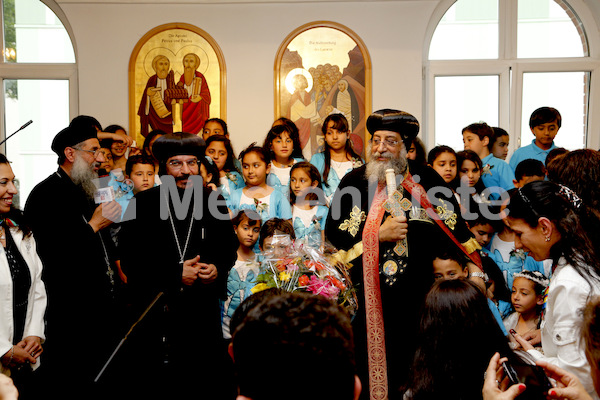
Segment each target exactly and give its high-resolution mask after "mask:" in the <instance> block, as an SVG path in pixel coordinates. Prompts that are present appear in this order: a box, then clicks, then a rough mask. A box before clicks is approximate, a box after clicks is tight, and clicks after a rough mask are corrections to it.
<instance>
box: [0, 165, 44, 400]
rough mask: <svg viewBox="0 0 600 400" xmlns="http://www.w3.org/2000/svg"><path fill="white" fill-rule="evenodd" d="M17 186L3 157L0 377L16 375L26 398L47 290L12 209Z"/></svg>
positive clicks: (41, 331)
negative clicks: (1, 375)
mask: <svg viewBox="0 0 600 400" xmlns="http://www.w3.org/2000/svg"><path fill="white" fill-rule="evenodd" d="M14 181H15V175H14V173H13V171H12V168H11V167H10V164H9V162H8V160H7V159H6V156H4V154H0V244H1V245H2V247H0V293H2V296H0V357H1V359H0V362H1V365H0V372H1V373H3V374H6V375H12V376H13V379H14V381H15V384H16V386H17V388H18V389H19V391H20V392H22V394H23V395H25V393H28V389H31V379H32V375H31V374H30V373H31V369H32V367H33V369H35V368H36V367H37V366H38V365H39V363H38V358H39V357H40V354H42V351H43V349H42V342H43V341H44V339H45V336H44V313H45V311H46V289H45V286H44V283H43V282H42V262H41V261H40V258H39V257H38V255H37V252H36V245H35V240H34V239H33V236H32V234H31V230H30V229H29V228H28V227H27V225H26V224H25V223H24V221H23V213H22V212H21V210H18V209H16V208H15V207H14V206H13V204H12V201H13V197H14V196H15V195H16V194H17V188H16V187H15V182H14ZM23 398H25V396H23Z"/></svg>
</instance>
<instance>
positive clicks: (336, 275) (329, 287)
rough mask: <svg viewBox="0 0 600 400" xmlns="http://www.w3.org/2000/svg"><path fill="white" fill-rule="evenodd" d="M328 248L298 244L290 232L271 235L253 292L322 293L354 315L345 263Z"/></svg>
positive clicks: (353, 303)
mask: <svg viewBox="0 0 600 400" xmlns="http://www.w3.org/2000/svg"><path fill="white" fill-rule="evenodd" d="M330 254H331V249H329V248H327V247H326V246H322V247H314V246H307V245H304V244H300V245H298V246H295V245H294V243H293V241H292V240H291V239H290V237H289V235H274V236H273V241H272V243H271V248H270V249H269V250H267V251H266V252H265V254H264V258H263V261H262V264H261V269H260V274H259V275H258V277H257V279H256V283H257V284H256V286H255V287H254V288H253V289H252V292H253V293H256V292H260V291H261V290H265V289H268V288H279V289H283V290H285V291H288V292H294V291H302V292H309V293H313V294H319V295H322V296H325V297H327V298H329V299H331V300H333V301H335V302H337V304H339V305H340V306H342V307H343V308H345V309H346V311H347V312H348V313H349V314H350V316H353V315H354V314H355V312H356V308H357V300H356V290H355V289H354V287H353V286H352V282H351V281H350V277H349V275H348V272H347V270H346V269H347V268H346V266H345V265H343V264H340V263H338V262H336V261H334V260H333V259H332V258H331V257H330Z"/></svg>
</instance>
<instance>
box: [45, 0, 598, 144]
mask: <svg viewBox="0 0 600 400" xmlns="http://www.w3.org/2000/svg"><path fill="white" fill-rule="evenodd" d="M55 1H56V2H57V3H58V5H59V7H60V8H61V9H62V11H63V12H64V13H65V15H66V17H67V19H68V21H69V23H70V25H71V27H72V30H73V34H74V39H75V46H76V52H77V60H78V63H79V64H78V67H79V113H80V114H91V115H94V116H96V117H97V118H98V119H99V120H100V122H101V123H102V124H103V125H108V124H113V123H117V124H121V125H123V126H126V127H129V98H128V96H129V92H128V84H129V82H128V64H129V58H130V56H131V52H132V50H133V48H134V46H135V45H136V43H137V42H138V40H139V39H140V38H141V37H142V36H143V35H144V34H146V33H147V32H148V31H149V30H151V29H153V28H155V27H156V26H159V25H163V24H166V23H173V22H183V23H189V24H192V25H195V26H197V27H199V28H201V29H203V30H204V31H206V32H207V33H208V34H209V35H211V36H212V37H213V39H214V40H215V41H216V42H217V43H218V44H219V46H220V47H221V50H222V52H223V54H224V58H225V64H226V69H227V102H226V103H227V118H226V120H227V123H228V125H229V128H230V131H231V136H232V140H233V142H234V145H235V146H234V147H235V149H236V150H237V151H239V150H241V149H242V148H243V147H245V146H246V145H248V144H249V143H251V142H253V141H258V142H259V143H262V140H263V138H264V135H265V134H266V132H267V130H268V128H269V127H270V124H271V122H272V121H273V119H274V103H273V99H274V88H273V85H274V78H273V68H274V61H275V56H276V53H277V50H278V49H279V46H280V45H281V42H282V41H283V40H284V39H285V38H286V36H287V35H288V34H289V33H290V32H292V31H293V30H295V29H296V28H298V27H299V26H301V25H304V24H306V23H308V22H313V21H320V20H328V21H333V22H337V23H340V24H343V25H345V26H347V27H348V28H350V29H351V30H353V31H354V32H355V33H356V34H357V35H358V36H360V37H361V39H362V40H363V41H364V43H365V44H366V46H367V49H368V51H369V53H370V55H371V64H372V78H373V80H372V83H373V84H372V106H373V110H377V109H380V108H388V107H389V108H398V109H402V110H405V111H408V112H411V113H413V114H414V115H415V116H416V117H417V118H418V119H419V121H421V122H422V126H424V130H426V129H427V126H426V120H425V119H426V117H427V116H426V115H425V112H426V110H424V108H423V104H425V103H426V102H425V101H424V98H423V96H424V90H423V86H424V80H423V72H422V71H423V59H424V56H423V51H424V50H423V49H426V48H427V45H426V41H427V40H429V38H430V36H431V32H433V28H434V26H435V24H436V23H437V21H438V20H439V18H441V16H442V15H443V12H444V11H445V10H446V8H447V7H448V6H449V5H450V4H451V3H452V0H389V1H368V0H363V1H359V0H349V1H343V0H330V1H329V2H317V1H312V0H304V1H298V2H297V1H293V0H262V1H254V0H229V1H228V2H227V3H225V2H222V3H220V2H218V1H215V0H176V1H169V0H111V2H103V1H98V0H55ZM569 3H570V4H571V5H572V6H573V7H574V8H575V9H576V12H577V13H578V15H579V17H580V18H582V20H583V22H584V24H585V26H586V30H587V34H588V38H589V39H590V47H591V51H592V53H591V54H592V57H593V58H594V59H597V58H598V54H599V53H600V51H599V49H600V40H599V39H600V32H599V29H598V26H599V24H598V23H597V21H600V6H597V7H595V8H594V7H590V6H589V4H590V3H594V4H595V3H600V1H599V0H593V1H590V0H587V1H586V0H570V1H569ZM442 9H443V10H442ZM595 82H598V83H600V80H595ZM598 86H600V85H598V84H595V87H598ZM599 108H600V104H598V102H593V103H592V104H591V109H590V121H589V123H590V125H589V127H590V132H589V134H590V136H591V138H592V139H591V140H590V141H589V144H590V145H591V146H592V147H594V148H597V147H598V146H600V135H599V134H598V132H596V131H595V130H596V129H595V127H597V126H600V123H599V122H596V120H599V121H600V109H599Z"/></svg>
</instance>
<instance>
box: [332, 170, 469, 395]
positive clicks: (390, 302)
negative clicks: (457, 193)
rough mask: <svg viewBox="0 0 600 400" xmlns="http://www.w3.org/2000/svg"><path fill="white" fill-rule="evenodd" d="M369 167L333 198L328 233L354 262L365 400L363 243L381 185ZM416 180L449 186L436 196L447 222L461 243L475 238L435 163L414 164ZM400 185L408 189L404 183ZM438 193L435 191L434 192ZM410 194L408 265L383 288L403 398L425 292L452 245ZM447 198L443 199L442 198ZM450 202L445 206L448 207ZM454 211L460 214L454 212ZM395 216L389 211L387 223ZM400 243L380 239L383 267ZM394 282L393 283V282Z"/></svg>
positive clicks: (395, 383)
mask: <svg viewBox="0 0 600 400" xmlns="http://www.w3.org/2000/svg"><path fill="white" fill-rule="evenodd" d="M365 170H366V166H362V167H360V168H357V169H354V170H353V171H351V172H350V173H348V174H347V175H346V176H345V177H344V178H343V179H342V181H341V183H340V185H339V187H338V190H337V191H336V193H335V196H334V198H333V201H332V204H331V209H330V211H329V215H328V219H327V223H326V230H325V235H326V238H327V240H329V241H330V242H331V243H332V244H333V245H334V246H335V247H336V248H337V249H338V250H341V251H340V255H341V257H342V258H343V259H344V260H345V261H346V262H349V263H351V265H352V266H351V269H350V277H351V279H352V283H353V284H354V285H355V286H356V288H357V294H358V303H359V310H358V313H357V315H356V317H355V318H354V320H353V322H352V325H353V330H354V340H355V348H356V361H357V368H358V372H359V377H360V378H361V382H362V384H363V390H362V392H361V398H362V399H368V398H369V378H368V358H367V335H366V319H365V298H364V280H363V262H362V261H363V260H362V253H363V246H362V234H363V228H364V226H365V220H366V216H367V215H368V213H369V207H370V204H371V201H372V199H373V195H374V193H375V189H376V187H377V183H376V182H375V183H374V186H372V187H371V193H369V183H368V181H367V178H366V176H365ZM410 170H411V173H412V174H413V177H414V180H415V181H416V182H417V183H419V184H420V185H422V186H423V188H424V189H425V190H426V191H429V190H430V189H431V188H434V187H439V188H445V190H444V191H442V192H440V191H435V196H434V197H435V198H436V199H433V198H430V201H431V202H432V203H434V204H433V205H434V207H435V206H437V205H440V206H442V208H444V207H445V209H446V210H448V212H447V213H445V215H444V218H443V220H444V223H446V226H448V227H450V226H451V227H452V229H451V231H452V233H453V234H454V235H456V236H457V237H458V239H459V241H460V242H465V241H467V240H469V239H471V238H472V235H471V233H470V232H469V230H468V228H467V226H466V224H465V222H464V220H462V218H461V216H460V212H459V206H458V204H457V201H456V199H455V197H454V195H453V194H452V192H451V190H450V189H449V188H448V187H447V185H446V184H445V182H444V181H443V180H442V178H441V177H440V176H439V175H438V174H437V173H436V172H435V171H434V170H433V169H431V168H430V167H420V166H418V165H416V164H413V163H410ZM399 188H402V187H401V186H399ZM354 189H356V190H357V191H358V193H360V196H358V197H357V196H354V197H352V196H351V195H349V194H344V192H351V191H352V190H354ZM430 194H434V192H430ZM403 195H404V197H406V198H408V199H409V200H411V203H412V205H413V207H412V208H411V210H410V211H409V212H408V213H407V218H408V235H407V244H408V264H407V266H406V268H400V270H399V271H398V272H397V273H396V274H395V275H394V276H393V277H392V279H388V276H386V275H385V274H383V273H382V272H381V267H380V291H381V300H382V308H383V319H384V329H385V344H386V354H387V367H388V381H389V387H388V390H389V398H390V399H395V398H400V397H399V396H400V395H401V393H400V392H399V388H400V387H401V386H402V385H403V384H404V383H405V382H406V379H407V377H408V371H409V368H410V365H411V362H412V358H413V355H414V351H415V346H416V340H415V339H416V335H417V332H418V327H419V320H420V313H421V307H422V305H423V302H424V300H425V295H426V294H427V291H428V290H429V288H430V287H431V284H432V283H433V272H432V255H433V253H434V252H435V250H434V249H435V248H441V247H443V246H448V245H451V243H452V242H451V241H450V239H449V237H448V236H447V235H446V234H445V233H444V231H443V230H442V229H441V228H440V227H439V226H438V225H437V224H436V223H435V222H434V221H433V220H432V219H431V218H430V217H428V216H427V213H426V212H425V210H424V209H423V206H419V205H418V203H417V202H416V201H415V199H414V198H413V197H412V196H411V195H410V194H409V193H407V191H406V190H405V189H404V190H403ZM440 200H442V201H443V203H442V202H441V201H440ZM444 204H445V206H444ZM452 210H454V212H451V211H452ZM388 216H389V214H388V213H387V212H386V213H385V214H384V216H383V219H382V222H383V221H385V219H386V218H387V217H388ZM394 246H395V243H380V246H379V255H380V256H379V263H380V266H383V263H385V261H386V259H390V258H392V259H393V258H394V257H395V256H394V253H393V251H392V249H393V247H394ZM392 281H393V283H392Z"/></svg>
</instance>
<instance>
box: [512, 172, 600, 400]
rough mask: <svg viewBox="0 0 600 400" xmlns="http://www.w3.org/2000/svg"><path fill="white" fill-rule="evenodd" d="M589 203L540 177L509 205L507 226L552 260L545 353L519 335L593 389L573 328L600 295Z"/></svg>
mask: <svg viewBox="0 0 600 400" xmlns="http://www.w3.org/2000/svg"><path fill="white" fill-rule="evenodd" d="M585 207H586V205H585V204H584V203H583V202H582V201H581V199H580V198H579V196H577V195H576V194H575V192H573V191H572V190H571V189H569V188H567V187H566V186H561V185H558V184H556V183H552V182H548V181H536V182H531V183H528V184H527V185H525V186H524V187H522V188H520V189H518V190H517V191H515V192H514V193H513V194H512V196H511V198H510V203H509V205H508V216H507V218H506V220H505V222H506V224H507V225H508V226H509V227H510V228H511V229H512V230H513V231H514V232H515V246H516V248H517V249H523V250H524V251H525V252H529V253H530V255H532V256H533V258H535V259H536V260H538V261H541V260H545V259H547V258H551V259H552V261H553V265H552V273H551V278H550V285H549V286H548V297H547V300H546V306H545V311H544V314H543V317H542V318H543V320H542V325H541V326H542V328H541V340H542V349H543V353H544V354H543V355H542V354H541V353H540V352H539V351H537V350H534V349H533V346H532V345H531V344H530V343H529V342H527V341H526V340H524V339H523V338H522V337H521V336H520V335H518V334H516V335H514V336H515V339H516V340H517V341H518V342H519V344H521V346H522V347H523V349H525V350H526V351H528V352H529V353H530V354H531V355H532V356H534V357H535V358H536V359H541V360H544V361H548V362H550V363H552V364H554V365H557V366H559V367H561V368H563V369H566V370H567V371H569V372H571V373H573V374H575V375H576V376H577V377H578V378H579V379H580V380H581V382H582V383H583V385H584V386H585V387H586V389H587V390H588V391H589V392H590V394H593V396H594V395H596V394H595V393H594V388H593V385H592V382H591V379H590V365H589V363H588V361H587V360H586V357H585V351H584V348H583V347H584V346H582V345H581V338H580V337H579V332H578V330H577V329H574V327H576V326H579V325H580V324H581V322H582V319H581V314H580V311H581V309H583V307H584V306H585V304H586V302H587V301H588V300H589V299H590V298H591V297H592V296H594V295H598V294H600V262H599V260H598V255H597V253H596V250H595V248H594V246H593V245H592V242H591V241H590V239H589V237H588V235H587V234H586V232H585V230H584V228H583V226H582V221H581V215H582V214H583V215H585V214H584V210H585Z"/></svg>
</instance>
